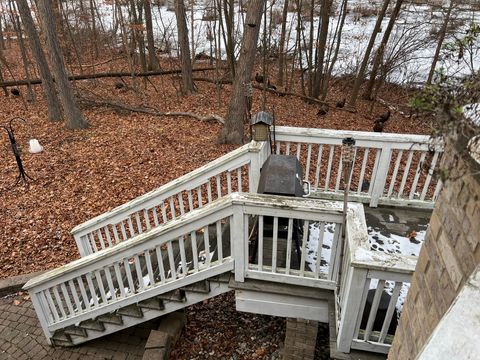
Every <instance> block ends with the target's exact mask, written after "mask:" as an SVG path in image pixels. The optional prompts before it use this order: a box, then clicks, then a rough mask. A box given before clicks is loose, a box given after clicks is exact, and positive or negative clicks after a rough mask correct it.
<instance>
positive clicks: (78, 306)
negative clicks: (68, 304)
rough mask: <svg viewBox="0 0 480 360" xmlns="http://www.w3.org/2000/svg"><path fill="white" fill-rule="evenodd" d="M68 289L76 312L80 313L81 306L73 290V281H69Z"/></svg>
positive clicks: (75, 291)
mask: <svg viewBox="0 0 480 360" xmlns="http://www.w3.org/2000/svg"><path fill="white" fill-rule="evenodd" d="M68 288H69V289H70V293H71V294H72V297H73V301H74V303H75V308H76V310H77V311H79V312H82V304H81V303H80V298H79V297H78V294H77V290H76V289H75V284H74V283H73V280H70V281H69V282H68Z"/></svg>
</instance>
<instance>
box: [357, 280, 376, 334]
mask: <svg viewBox="0 0 480 360" xmlns="http://www.w3.org/2000/svg"><path fill="white" fill-rule="evenodd" d="M371 282H372V279H371V278H369V277H367V279H366V280H365V283H364V285H363V293H362V295H361V296H362V297H361V298H360V300H359V301H360V307H359V309H360V311H359V312H358V314H357V317H356V319H355V332H354V333H353V339H354V340H355V339H358V334H359V333H360V325H361V324H362V318H363V312H364V311H365V304H366V303H367V295H368V290H370V283H371ZM367 321H368V318H367Z"/></svg>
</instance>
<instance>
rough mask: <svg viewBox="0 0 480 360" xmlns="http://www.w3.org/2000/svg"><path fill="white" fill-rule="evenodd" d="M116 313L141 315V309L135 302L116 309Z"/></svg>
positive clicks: (139, 316) (137, 316) (138, 316)
mask: <svg viewBox="0 0 480 360" xmlns="http://www.w3.org/2000/svg"><path fill="white" fill-rule="evenodd" d="M117 314H119V315H125V316H131V317H136V318H142V317H143V311H142V309H140V307H139V306H138V305H137V304H132V305H128V306H125V307H123V308H121V309H118V310H117Z"/></svg>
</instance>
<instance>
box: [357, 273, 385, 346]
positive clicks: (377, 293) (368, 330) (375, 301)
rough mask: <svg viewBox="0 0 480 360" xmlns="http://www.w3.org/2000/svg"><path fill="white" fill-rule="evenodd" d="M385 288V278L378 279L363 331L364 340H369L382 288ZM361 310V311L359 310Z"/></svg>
mask: <svg viewBox="0 0 480 360" xmlns="http://www.w3.org/2000/svg"><path fill="white" fill-rule="evenodd" d="M384 288H385V280H380V281H379V282H378V285H377V288H376V289H375V295H374V297H373V301H372V307H371V308H370V313H369V315H368V321H367V327H366V329H365V333H364V339H363V340H365V341H369V340H370V335H371V333H372V329H373V323H374V322H375V317H376V316H377V312H378V305H379V304H380V297H381V296H382V292H383V289H384ZM360 312H361V311H360Z"/></svg>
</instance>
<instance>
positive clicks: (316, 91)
mask: <svg viewBox="0 0 480 360" xmlns="http://www.w3.org/2000/svg"><path fill="white" fill-rule="evenodd" d="M331 4H332V1H331V0H323V2H322V9H321V13H320V18H321V24H320V37H319V39H318V53H317V68H316V70H315V82H314V86H313V93H312V97H314V98H316V97H318V96H319V95H320V91H321V89H322V86H323V80H324V76H323V75H324V74H323V67H324V62H325V48H326V46H327V38H328V23H329V20H330V6H331Z"/></svg>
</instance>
